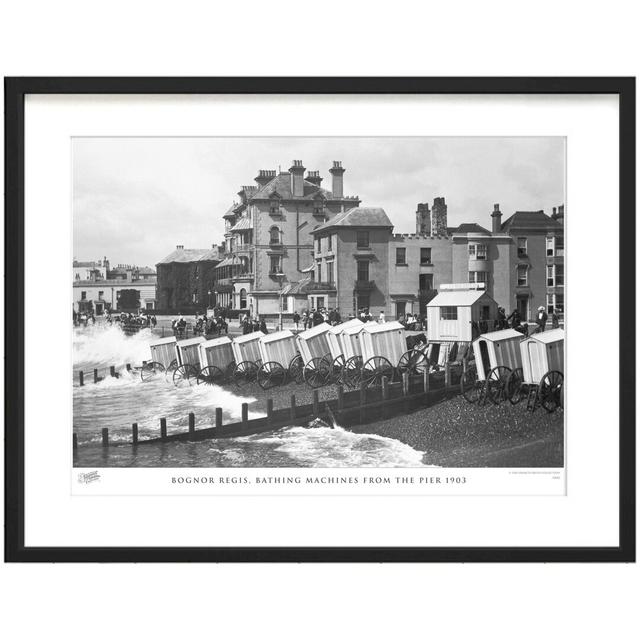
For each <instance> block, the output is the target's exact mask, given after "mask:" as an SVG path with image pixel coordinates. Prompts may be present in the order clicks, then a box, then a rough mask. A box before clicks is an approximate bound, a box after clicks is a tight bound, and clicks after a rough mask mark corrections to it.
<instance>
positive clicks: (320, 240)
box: [316, 237, 322, 253]
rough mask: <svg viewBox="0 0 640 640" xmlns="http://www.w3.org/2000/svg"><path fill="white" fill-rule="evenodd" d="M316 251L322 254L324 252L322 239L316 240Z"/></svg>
mask: <svg viewBox="0 0 640 640" xmlns="http://www.w3.org/2000/svg"><path fill="white" fill-rule="evenodd" d="M316 251H317V252H318V253H320V252H321V251H322V238H320V237H318V238H316Z"/></svg>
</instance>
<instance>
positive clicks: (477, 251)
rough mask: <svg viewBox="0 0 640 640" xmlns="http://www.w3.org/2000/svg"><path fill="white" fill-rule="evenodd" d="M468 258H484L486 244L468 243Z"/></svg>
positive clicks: (485, 256) (485, 257)
mask: <svg viewBox="0 0 640 640" xmlns="http://www.w3.org/2000/svg"><path fill="white" fill-rule="evenodd" d="M469 259H470V260H486V259H487V245H486V244H470V245H469Z"/></svg>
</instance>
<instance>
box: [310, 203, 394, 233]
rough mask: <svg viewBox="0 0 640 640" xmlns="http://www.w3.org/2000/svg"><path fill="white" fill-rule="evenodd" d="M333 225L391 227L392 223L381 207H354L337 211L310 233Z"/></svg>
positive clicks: (330, 227)
mask: <svg viewBox="0 0 640 640" xmlns="http://www.w3.org/2000/svg"><path fill="white" fill-rule="evenodd" d="M334 227H381V228H385V229H393V223H392V222H391V220H389V216H387V214H386V212H385V210H384V209H382V208H381V207H354V208H353V209H349V210H348V211H343V212H342V213H339V214H338V215H336V216H335V217H334V218H332V219H331V220H329V221H328V222H325V223H324V224H321V225H320V226H319V227H317V228H316V229H313V230H312V231H311V233H317V232H320V231H325V230H326V229H332V228H334Z"/></svg>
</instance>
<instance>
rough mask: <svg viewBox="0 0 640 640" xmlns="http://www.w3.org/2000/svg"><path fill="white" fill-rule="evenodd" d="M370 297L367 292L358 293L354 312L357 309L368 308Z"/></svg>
mask: <svg viewBox="0 0 640 640" xmlns="http://www.w3.org/2000/svg"><path fill="white" fill-rule="evenodd" d="M369 302H370V298H369V294H368V293H363V294H358V296H357V298H356V305H357V306H356V308H355V309H354V312H357V311H358V310H359V309H368V308H369V307H370V306H371V305H370V304H369Z"/></svg>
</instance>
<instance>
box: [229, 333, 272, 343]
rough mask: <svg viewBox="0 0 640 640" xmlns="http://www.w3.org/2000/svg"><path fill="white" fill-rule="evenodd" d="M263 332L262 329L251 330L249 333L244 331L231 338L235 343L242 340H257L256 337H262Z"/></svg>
mask: <svg viewBox="0 0 640 640" xmlns="http://www.w3.org/2000/svg"><path fill="white" fill-rule="evenodd" d="M264 335H265V334H264V333H262V331H252V332H251V333H245V334H244V335H241V336H237V337H235V338H234V339H233V342H235V343H236V344H241V343H243V342H252V341H253V340H257V339H258V338H262V336H264Z"/></svg>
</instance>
